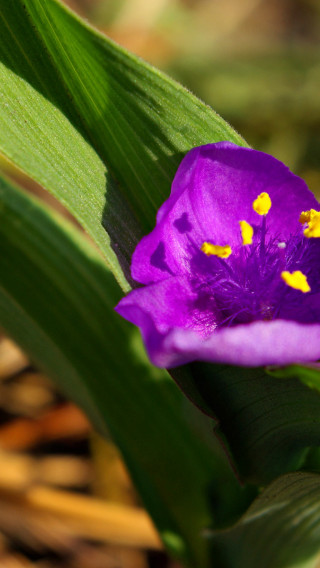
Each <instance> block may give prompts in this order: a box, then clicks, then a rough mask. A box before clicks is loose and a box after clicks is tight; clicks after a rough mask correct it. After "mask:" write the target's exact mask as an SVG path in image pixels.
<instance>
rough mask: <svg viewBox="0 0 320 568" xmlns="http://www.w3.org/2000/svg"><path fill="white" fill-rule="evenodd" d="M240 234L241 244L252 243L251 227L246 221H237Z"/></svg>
mask: <svg viewBox="0 0 320 568" xmlns="http://www.w3.org/2000/svg"><path fill="white" fill-rule="evenodd" d="M239 225H240V230H241V236H242V244H243V245H252V237H253V227H251V225H249V223H247V221H239Z"/></svg>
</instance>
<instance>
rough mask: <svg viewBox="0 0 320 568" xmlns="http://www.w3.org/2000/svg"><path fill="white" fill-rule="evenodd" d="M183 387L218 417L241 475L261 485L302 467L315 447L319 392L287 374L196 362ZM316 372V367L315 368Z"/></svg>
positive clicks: (319, 437)
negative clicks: (278, 376)
mask: <svg viewBox="0 0 320 568" xmlns="http://www.w3.org/2000/svg"><path fill="white" fill-rule="evenodd" d="M190 368H191V373H189V374H188V373H187V370H186V371H185V372H184V373H182V372H181V377H180V380H179V384H180V385H181V388H182V389H183V390H184V391H185V392H186V393H187V395H188V397H189V398H191V400H194V401H195V403H196V404H197V405H198V406H200V407H201V408H203V410H204V411H205V412H206V413H208V414H211V415H212V416H213V417H215V418H216V419H217V420H218V425H217V427H216V432H217V433H218V434H219V435H220V436H222V438H224V439H225V440H226V442H227V444H228V445H229V448H230V451H231V453H232V455H233V458H234V460H235V464H236V467H237V468H238V470H239V472H240V474H241V476H242V478H243V479H245V480H247V481H251V482H253V483H256V484H258V485H265V484H266V483H269V482H270V481H272V479H274V478H275V477H278V476H279V475H281V474H282V473H286V472H289V471H292V470H297V469H299V468H300V467H302V466H303V464H304V460H305V457H306V455H307V452H308V449H309V447H312V446H319V441H320V412H319V409H320V393H319V392H318V391H317V390H316V389H310V388H309V387H308V386H306V385H305V384H303V383H302V382H301V381H300V380H298V379H297V378H295V377H294V376H293V375H292V373H290V368H289V372H288V374H287V376H286V378H283V379H277V378H275V377H271V376H270V375H268V374H267V373H266V372H265V370H264V369H263V368H258V369H248V368H243V367H232V366H223V365H209V364H206V363H194V364H192V365H191V366H190ZM314 373H315V371H314Z"/></svg>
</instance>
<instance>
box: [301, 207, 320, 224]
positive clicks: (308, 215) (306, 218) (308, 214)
mask: <svg viewBox="0 0 320 568" xmlns="http://www.w3.org/2000/svg"><path fill="white" fill-rule="evenodd" d="M316 213H318V211H316V210H315V209H310V210H309V211H302V212H301V214H300V217H299V221H300V223H302V225H304V223H309V222H310V221H311V219H312V218H313V217H314V215H315V214H316Z"/></svg>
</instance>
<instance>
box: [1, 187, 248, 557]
mask: <svg viewBox="0 0 320 568" xmlns="http://www.w3.org/2000/svg"><path fill="white" fill-rule="evenodd" d="M119 297H120V290H119V288H118V286H117V284H116V283H115V281H114V278H113V276H112V274H111V273H110V272H109V271H108V270H107V269H106V267H105V263H104V261H103V260H102V258H101V257H100V255H99V253H98V252H96V251H95V249H94V248H93V247H92V246H91V245H89V244H88V243H87V242H86V240H85V239H84V238H83V237H82V236H81V235H80V234H79V232H78V231H77V230H76V229H74V228H73V227H71V225H70V224H69V223H67V222H66V221H64V220H62V219H61V218H60V216H57V215H56V214H53V213H52V212H51V211H50V210H49V209H48V208H47V207H44V205H41V204H40V203H38V202H37V201H36V200H35V199H34V198H31V197H30V196H28V195H27V194H24V193H22V192H21V191H19V190H17V189H16V188H15V187H13V186H11V185H9V184H8V183H7V182H5V181H1V180H0V321H1V324H2V325H3V326H4V327H5V329H7V330H8V332H9V333H10V334H11V335H12V337H13V338H14V339H15V340H16V341H17V342H18V343H19V344H20V345H21V346H22V347H23V348H24V349H25V350H26V351H27V352H28V353H29V354H30V355H31V357H32V358H33V360H34V361H35V362H36V363H37V364H38V365H39V366H40V367H41V368H42V369H44V371H45V372H46V373H48V374H49V376H51V377H52V378H53V379H54V380H55V381H57V383H58V384H59V385H60V386H61V388H62V389H64V391H66V392H67V394H68V395H69V396H71V397H72V398H73V399H75V400H76V402H77V403H78V404H80V405H81V406H82V407H83V408H84V410H85V411H86V412H87V413H88V415H89V416H90V418H91V420H92V421H93V423H94V424H95V425H96V427H97V428H98V429H99V430H100V431H101V432H102V433H103V434H104V435H108V430H110V432H111V434H112V436H113V438H114V439H115V441H116V442H117V444H118V445H119V447H120V449H121V451H122V452H123V454H124V457H125V459H126V461H127V464H128V466H129V468H130V471H131V474H132V475H133V478H134V481H135V482H136V485H137V488H138V490H139V491H140V493H141V496H142V498H143V499H144V501H145V503H146V505H147V507H148V509H149V511H150V512H151V514H152V516H153V518H154V520H155V522H156V523H157V525H158V528H159V530H160V532H161V534H162V537H163V539H164V541H165V542H166V544H167V545H168V546H169V548H170V549H171V550H172V551H173V552H174V553H175V554H176V555H177V556H180V558H182V559H184V560H185V561H186V562H188V563H190V564H191V565H196V566H199V567H205V566H207V560H206V558H207V557H206V550H207V547H206V542H205V540H204V538H203V536H202V530H203V528H204V527H206V526H208V525H211V524H212V523H213V522H214V517H213V516H212V511H211V510H210V502H209V499H208V496H209V495H211V497H212V499H214V501H215V502H216V504H217V508H218V501H219V500H220V501H221V500H222V501H223V494H222V496H221V495H219V491H218V490H217V487H220V484H221V480H224V482H225V491H224V495H225V497H226V500H227V501H228V495H227V493H228V492H229V494H230V500H231V501H234V503H231V504H230V503H229V505H230V509H231V510H232V509H234V507H235V506H237V505H236V503H235V502H236V501H237V500H238V502H240V500H241V499H242V491H241V490H240V488H239V487H238V484H237V483H236V481H235V479H234V477H233V474H232V473H231V470H230V468H229V466H228V464H227V463H226V462H225V461H223V459H222V458H221V456H219V454H217V452H216V451H214V448H212V446H211V447H210V445H209V444H207V441H206V440H204V438H203V437H202V436H201V432H200V431H199V432H196V433H195V432H194V431H193V427H192V425H191V422H190V418H191V416H192V413H194V412H195V409H192V410H191V409H190V404H189V403H188V402H187V401H186V400H185V398H184V397H183V396H182V394H181V393H180V392H179V390H178V389H177V387H176V386H175V384H174V383H173V381H172V380H171V379H170V377H169V376H168V375H167V373H166V372H165V371H162V370H160V369H154V368H152V367H151V365H150V364H149V363H148V362H147V360H146V358H145V355H144V353H143V350H142V346H141V341H140V338H139V336H138V334H137V332H135V331H134V333H132V328H131V326H130V325H129V324H127V323H126V322H125V321H123V320H122V319H121V318H119V317H118V315H117V314H116V313H115V312H114V311H113V309H112V308H113V305H114V304H115V303H116V302H117V300H118V299H119ZM200 416H201V415H200ZM198 418H199V417H198ZM197 422H199V420H197ZM217 514H219V513H218V512H217Z"/></svg>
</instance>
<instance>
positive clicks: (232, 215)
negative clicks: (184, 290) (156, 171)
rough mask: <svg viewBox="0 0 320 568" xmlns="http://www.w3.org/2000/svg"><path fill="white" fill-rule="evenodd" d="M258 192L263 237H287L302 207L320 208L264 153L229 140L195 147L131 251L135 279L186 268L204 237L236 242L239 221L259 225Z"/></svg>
mask: <svg viewBox="0 0 320 568" xmlns="http://www.w3.org/2000/svg"><path fill="white" fill-rule="evenodd" d="M262 192H266V193H268V194H269V195H270V198H271V202H272V206H271V209H270V211H269V213H268V215H267V231H268V232H267V239H268V237H269V236H270V238H275V237H277V238H279V241H282V240H286V238H288V237H289V235H290V234H292V233H294V232H295V231H298V230H301V225H300V223H299V217H300V213H301V211H303V210H308V209H312V208H313V209H318V208H319V204H318V202H317V200H316V199H315V197H314V196H313V194H312V193H311V192H310V191H309V189H308V188H307V186H306V184H305V182H304V181H303V180H302V179H301V178H299V177H297V176H295V175H294V174H293V173H292V172H290V170H289V169H288V168H287V167H286V166H285V165H284V164H283V163H282V162H279V161H278V160H276V159H275V158H273V157H272V156H269V155H268V154H265V153H263V152H258V151H256V150H252V149H250V148H242V147H239V146H236V145H235V144H232V143H230V142H219V143H217V144H207V145H205V146H200V147H198V148H194V149H193V150H191V151H190V152H189V153H188V154H187V155H186V156H185V158H184V159H183V161H182V163H181V165H180V167H179V169H178V171H177V173H176V176H175V178H174V181H173V184H172V191H171V195H170V197H169V199H168V200H167V201H166V202H165V203H164V204H163V205H162V207H161V208H160V209H159V212H158V215H157V225H156V227H155V229H154V230H153V231H152V232H151V233H150V234H149V235H147V236H146V237H144V239H142V241H141V242H140V244H139V245H138V247H137V249H136V251H135V253H134V255H133V260H132V276H133V278H134V279H135V280H137V281H138V282H141V283H144V284H149V283H151V282H156V281H158V280H163V279H164V278H167V277H168V276H172V275H175V274H181V273H188V271H190V264H189V260H190V257H191V256H192V254H193V253H194V251H195V250H198V249H199V248H200V247H201V245H202V244H203V242H205V241H209V242H211V243H213V244H215V245H221V246H223V245H230V246H231V247H233V246H240V245H241V242H242V241H241V234H240V230H239V221H240V220H245V221H247V222H248V223H250V225H252V226H253V227H255V226H260V224H261V218H260V216H259V215H258V214H257V213H256V212H255V211H254V210H253V208H252V203H253V201H254V200H255V199H256V198H257V196H258V195H259V194H261V193H262Z"/></svg>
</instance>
